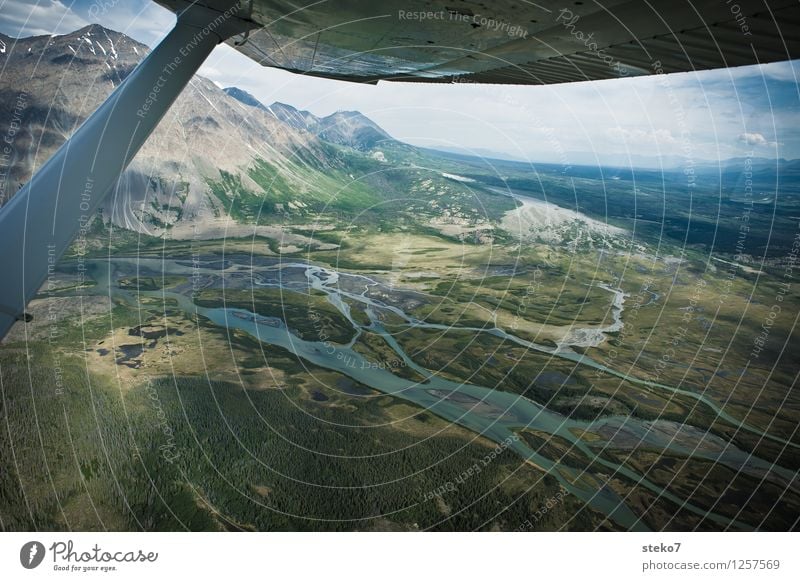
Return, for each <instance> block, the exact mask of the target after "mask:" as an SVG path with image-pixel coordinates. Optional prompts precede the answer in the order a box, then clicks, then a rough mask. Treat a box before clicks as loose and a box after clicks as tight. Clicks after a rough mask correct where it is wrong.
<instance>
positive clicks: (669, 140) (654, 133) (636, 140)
mask: <svg viewBox="0 0 800 581" xmlns="http://www.w3.org/2000/svg"><path fill="white" fill-rule="evenodd" d="M606 133H607V135H608V136H609V138H611V139H612V140H614V141H615V142H617V143H625V144H627V145H642V144H662V145H672V144H674V143H676V142H677V140H676V139H675V137H674V136H673V135H672V131H670V130H669V129H651V130H649V131H645V130H643V129H626V128H624V127H612V128H611V129H609V130H608V131H607V132H606Z"/></svg>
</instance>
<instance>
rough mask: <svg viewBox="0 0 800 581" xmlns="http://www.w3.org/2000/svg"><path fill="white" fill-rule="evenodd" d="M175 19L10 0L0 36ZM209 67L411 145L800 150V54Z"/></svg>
mask: <svg viewBox="0 0 800 581" xmlns="http://www.w3.org/2000/svg"><path fill="white" fill-rule="evenodd" d="M174 21H175V16H174V15H173V14H172V13H171V12H169V11H167V10H166V9H164V8H161V7H160V6H158V5H157V4H155V3H154V2H151V1H150V0H38V1H27V0H25V1H19V0H15V1H10V0H0V32H2V33H4V34H7V35H9V36H16V37H20V36H30V35H34V34H64V33H67V32H72V31H73V30H75V29H77V28H80V27H81V26H85V25H86V24H88V23H90V22H98V23H100V24H102V25H103V26H106V27H108V28H112V29H114V30H118V31H120V32H124V33H125V34H127V35H129V36H131V37H133V38H135V39H136V40H138V41H140V42H143V43H145V44H148V45H150V46H154V45H155V44H156V43H157V42H158V41H159V40H160V39H161V38H162V37H163V36H164V35H165V34H166V33H167V32H168V31H169V29H170V28H171V27H172V25H173V24H174ZM200 74H201V75H203V76H205V77H208V78H210V79H211V80H212V81H214V82H215V83H217V84H218V85H219V86H221V87H229V86H237V87H240V88H242V89H244V90H246V91H248V92H249V93H252V94H253V95H254V96H255V97H256V98H258V99H259V100H260V101H262V102H263V103H265V104H270V103H273V102H275V101H280V102H283V103H287V104H290V105H293V106H295V107H297V108H298V109H306V110H308V111H311V112H312V113H314V114H315V115H318V116H324V115H329V114H331V113H333V112H335V111H337V110H357V111H361V112H362V113H364V114H365V115H367V116H368V117H370V118H371V119H373V120H374V121H375V122H376V123H378V124H379V125H380V126H381V127H383V128H384V129H385V130H386V131H388V132H389V134H391V135H392V136H393V137H395V138H396V139H399V140H401V141H405V142H408V143H412V144H414V145H420V146H425V147H435V148H459V149H461V150H462V151H466V152H473V153H476V154H481V155H486V154H487V153H489V152H492V153H495V154H501V155H502V156H504V157H508V158H515V159H523V160H529V161H540V162H551V163H562V164H565V165H567V164H575V163H582V162H586V161H591V160H592V159H596V160H597V161H600V162H606V163H607V162H609V160H611V159H612V158H613V160H614V161H620V160H629V161H631V164H632V165H642V164H645V165H653V164H652V163H651V162H652V161H653V160H657V161H658V160H660V162H661V163H663V164H664V165H671V163H670V160H675V159H679V158H680V157H686V156H690V157H692V158H693V160H695V161H703V160H710V161H716V160H719V159H728V158H732V157H746V156H750V155H752V156H754V157H766V158H773V157H782V158H787V159H795V158H800V89H798V79H800V61H794V62H786V63H775V64H769V65H761V66H752V67H739V68H735V69H721V70H716V71H704V72H698V73H681V74H676V75H669V76H666V77H664V76H658V77H638V78H628V79H621V80H612V81H595V82H584V83H570V84H564V85H548V86H533V87H532V86H501V85H465V84H454V85H449V84H448V85H437V84H430V85H427V84H419V83H379V84H378V85H377V86H370V85H360V84H355V83H346V82H341V81H331V80H326V79H315V78H311V77H306V76H301V75H294V74H291V73H287V72H285V71H280V70H277V69H270V68H265V67H262V66H260V65H258V64H256V63H254V62H253V61H251V60H250V59H248V58H246V57H244V56H242V55H240V54H239V53H238V52H237V51H236V50H234V49H232V48H231V47H229V46H227V45H220V46H219V47H217V49H215V51H214V52H213V53H212V55H211V56H210V57H209V59H208V60H207V62H206V64H205V65H204V66H203V67H202V69H201V70H200ZM0 82H2V79H0ZM645 158H646V159H647V160H648V161H647V162H642V159H645ZM676 163H677V162H676Z"/></svg>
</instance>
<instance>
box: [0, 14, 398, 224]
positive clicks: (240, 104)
mask: <svg viewBox="0 0 800 581" xmlns="http://www.w3.org/2000/svg"><path fill="white" fill-rule="evenodd" d="M0 41H2V44H3V45H4V46H5V51H4V52H3V53H2V54H0V68H2V79H1V80H0V131H2V133H3V135H9V136H10V137H11V139H9V141H11V142H12V143H11V144H10V145H9V147H8V151H6V152H4V156H3V160H2V161H3V171H2V173H0V178H2V179H3V191H2V194H3V195H2V197H0V203H4V202H5V201H7V200H8V199H9V198H10V197H11V196H12V195H13V193H14V192H16V191H17V189H18V188H19V187H20V186H21V185H22V184H24V183H25V182H26V181H27V180H28V179H30V176H31V174H32V172H33V170H34V169H35V168H36V167H39V166H41V165H42V164H43V163H44V162H45V161H46V160H47V159H48V158H49V157H50V156H51V155H52V154H53V153H54V152H55V150H56V149H57V148H58V146H60V145H61V144H62V143H63V142H64V141H65V140H66V139H67V138H68V137H69V136H70V135H71V134H72V133H73V132H74V131H75V130H76V129H77V127H78V126H79V125H80V124H81V123H82V122H83V121H84V120H85V119H86V117H87V116H88V115H90V114H91V113H92V112H93V111H94V110H95V109H96V108H97V107H98V106H99V105H100V104H101V103H102V102H103V101H104V100H105V99H106V98H107V97H108V95H109V94H110V93H111V91H113V90H114V89H115V88H116V87H117V86H119V84H120V83H121V82H122V81H123V80H124V79H125V77H126V76H127V75H128V74H129V73H130V72H131V71H132V70H133V68H134V67H135V66H136V64H137V63H138V62H139V61H140V60H141V59H143V58H144V57H145V56H146V55H147V53H148V52H149V48H148V47H147V46H145V45H143V44H141V43H138V42H136V41H135V40H133V39H131V38H129V37H127V36H125V35H124V34H122V33H119V32H115V31H112V30H108V29H106V28H104V27H102V26H99V25H91V26H87V27H85V28H82V29H80V30H77V31H75V32H73V33H71V34H66V35H63V36H38V37H30V38H24V39H13V38H9V37H6V36H3V35H0ZM289 109H292V108H290V107H288V106H278V105H276V106H275V107H274V108H273V109H272V110H270V108H268V107H264V106H263V105H261V103H259V102H258V101H257V100H255V99H254V98H252V97H251V96H249V95H248V94H247V93H245V92H244V91H241V90H238V89H235V88H231V89H228V90H225V91H223V90H222V89H220V88H218V87H217V86H216V85H215V84H214V83H212V82H211V81H209V80H208V79H205V78H203V77H200V76H195V77H194V79H193V80H192V81H191V82H190V84H189V86H188V87H187V88H186V90H185V91H184V93H183V94H182V95H181V96H180V97H179V98H178V100H177V101H176V102H175V104H174V105H173V106H172V107H171V108H170V110H169V111H168V113H167V114H166V116H165V117H164V119H163V120H162V122H161V123H160V125H159V126H158V128H157V130H156V131H155V132H154V134H153V135H152V137H151V138H150V139H149V140H148V141H147V143H146V144H145V146H144V147H143V148H142V150H141V151H140V152H139V154H138V155H137V156H136V158H135V159H134V161H133V162H132V163H131V165H130V166H129V168H128V169H127V171H126V172H125V173H124V174H123V176H122V178H121V179H120V181H119V186H118V187H117V189H116V191H115V192H113V193H112V194H111V195H110V197H109V200H110V201H108V202H106V204H105V207H104V209H103V215H104V218H105V219H106V220H111V221H112V222H113V223H114V224H115V225H117V226H120V227H123V228H127V229H132V230H137V231H140V232H142V233H147V234H154V235H158V234H162V233H164V232H165V231H167V230H169V231H170V233H171V235H172V236H174V237H177V238H182V237H186V236H187V235H189V234H190V233H191V235H192V236H201V237H202V236H205V235H208V236H211V237H213V236H216V235H219V234H220V231H219V229H220V225H221V224H223V223H226V222H227V221H228V220H227V218H228V217H230V215H231V214H232V212H233V213H235V211H234V207H235V206H236V205H237V204H236V200H235V198H236V196H237V195H244V193H245V192H247V193H248V194H255V195H261V196H263V198H264V201H265V204H264V207H263V212H265V213H270V212H272V211H274V210H275V204H287V203H289V202H292V201H293V198H292V196H295V195H298V196H300V197H302V196H303V195H308V196H311V197H315V196H316V195H317V194H319V195H321V194H322V193H321V192H315V191H314V188H315V184H320V186H319V187H321V186H322V185H328V186H329V185H330V183H329V182H330V180H331V179H334V181H335V177H336V168H337V167H339V169H342V167H343V162H342V159H343V157H342V154H341V152H340V151H338V149H339V147H338V146H339V145H341V146H346V147H353V148H356V149H359V150H362V151H364V150H368V149H370V148H371V147H372V146H373V145H375V144H376V143H378V142H379V141H381V140H384V139H389V136H388V135H387V134H386V133H385V132H384V131H383V130H381V129H380V128H379V127H378V126H377V125H375V124H374V123H372V122H371V121H370V120H369V119H367V118H366V117H364V116H362V115H360V114H357V113H337V114H335V115H332V116H330V117H326V118H324V119H317V118H316V117H314V116H313V115H310V114H303V113H299V112H297V115H298V116H300V117H302V116H303V115H306V116H307V117H308V120H309V122H308V124H306V125H303V124H302V123H299V122H297V121H296V120H293V119H291V117H290V115H288V113H286V112H288V111H289ZM276 110H277V113H276ZM322 138H324V139H327V140H328V141H329V142H330V143H327V142H325V141H324V140H323V139H322ZM331 144H334V145H331ZM318 172H324V173H325V176H326V177H327V182H326V180H325V179H320V180H314V179H313V178H312V176H314V175H315V174H317V173H318ZM331 176H333V178H332V177H331ZM278 207H280V206H278ZM240 217H241V216H240ZM239 221H240V222H241V220H239ZM195 226H199V227H200V231H199V232H198V231H196V230H195ZM249 233H250V234H253V233H254V231H253V229H252V228H250V232H249ZM232 234H235V232H233V233H232Z"/></svg>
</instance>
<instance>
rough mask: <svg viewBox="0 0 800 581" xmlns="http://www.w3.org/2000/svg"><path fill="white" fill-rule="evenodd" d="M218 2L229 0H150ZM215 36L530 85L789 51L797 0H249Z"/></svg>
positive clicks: (730, 63)
mask: <svg viewBox="0 0 800 581" xmlns="http://www.w3.org/2000/svg"><path fill="white" fill-rule="evenodd" d="M157 1H158V3H159V4H161V5H163V6H165V7H167V8H169V9H170V10H172V11H175V12H180V11H181V10H183V9H184V8H186V7H187V6H189V5H190V4H200V5H206V6H208V7H209V8H213V9H215V10H218V11H223V10H224V9H225V7H226V6H228V5H230V0H199V2H188V1H186V0H157ZM241 5H242V8H243V10H244V11H245V12H246V13H247V14H246V18H248V19H250V20H252V21H254V22H255V23H256V24H257V25H258V26H259V28H257V29H255V30H253V31H251V32H250V33H249V34H248V35H247V38H246V39H243V38H242V37H238V38H233V39H229V40H228V41H227V42H228V43H229V44H231V45H232V46H234V47H235V48H236V49H237V50H239V51H240V52H241V53H243V54H245V55H246V56H248V57H250V58H251V59H253V60H254V61H256V62H258V63H261V64H262V65H265V66H270V67H277V68H281V69H285V70H288V71H292V72H297V73H302V74H307V75H313V76H318V77H326V78H331V79H341V80H347V81H355V82H362V83H375V82H377V81H381V80H383V81H406V82H409V81H417V82H431V83H433V82H435V83H451V82H466V83H495V84H522V85H540V84H551V83H566V82H575V81H589V80H600V79H613V78H624V77H629V76H639V75H648V74H659V73H674V72H681V71H694V70H703V69H714V68H720V67H735V66H740V65H752V64H758V63H768V62H774V61H782V60H791V59H796V58H800V3H798V2H797V0H769V1H765V0H601V1H599V2H594V1H587V2H564V1H563V0H559V1H558V2H555V1H552V0H538V1H536V2H531V1H527V0H493V1H491V2H487V1H486V0H444V1H442V2H431V1H428V0H381V1H379V2H375V1H371V0H302V2H301V3H297V2H294V1H290V0H250V1H246V0H245V1H242V2H241Z"/></svg>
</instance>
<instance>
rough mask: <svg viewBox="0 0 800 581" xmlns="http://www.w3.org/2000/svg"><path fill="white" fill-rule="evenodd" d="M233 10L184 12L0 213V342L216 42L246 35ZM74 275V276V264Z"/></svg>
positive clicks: (234, 7) (248, 24)
mask: <svg viewBox="0 0 800 581" xmlns="http://www.w3.org/2000/svg"><path fill="white" fill-rule="evenodd" d="M254 27H255V24H254V23H252V22H251V21H249V20H244V19H242V18H239V17H238V3H231V4H230V8H229V9H228V10H225V11H224V12H222V11H217V10H211V9H208V8H205V7H202V6H198V5H192V6H190V7H189V8H187V9H186V10H185V11H183V12H182V13H180V14H179V15H178V19H177V22H176V24H175V28H173V29H172V31H171V32H170V33H169V34H168V35H167V36H166V37H165V38H164V40H162V41H161V43H160V44H159V45H158V46H157V47H156V48H155V49H154V50H153V51H152V52H151V53H150V54H149V55H148V56H147V57H146V58H145V59H144V60H143V61H142V62H141V63H140V64H139V65H138V66H137V67H136V68H135V69H134V70H133V72H131V74H130V75H129V76H128V77H127V78H126V79H125V81H124V82H122V83H121V84H120V85H119V87H117V89H116V90H115V91H114V92H113V93H112V94H111V95H110V96H109V97H108V99H107V100H106V101H105V102H104V103H103V104H102V105H101V106H100V107H99V108H98V109H97V111H95V112H94V113H93V114H92V115H91V116H90V117H89V118H88V119H86V121H85V122H84V123H83V124H82V125H81V126H80V128H79V129H78V130H77V131H76V132H75V133H74V134H73V135H72V137H71V138H70V139H68V140H67V141H66V142H65V143H64V144H63V145H62V146H61V147H60V148H59V149H58V151H56V153H55V154H54V155H53V156H52V157H51V158H50V159H49V160H48V161H47V162H46V163H45V164H44V165H43V166H42V167H41V168H40V169H39V171H37V172H36V173H35V174H34V176H33V177H32V178H31V180H30V181H29V182H28V183H27V184H26V185H25V186H23V187H22V189H20V191H19V192H17V194H16V195H15V196H14V197H13V198H12V199H11V201H10V202H9V203H8V204H6V206H5V207H3V208H2V209H0V249H2V250H0V339H1V338H2V337H4V336H5V335H6V333H7V332H8V330H9V329H10V328H11V326H12V325H13V324H14V323H15V322H16V321H30V320H31V315H30V314H28V313H26V312H25V308H26V306H27V304H28V301H29V300H31V299H32V298H33V297H34V296H35V295H36V293H37V291H38V290H39V289H40V288H41V286H42V284H43V283H44V282H45V281H46V280H47V277H48V274H51V275H52V273H53V268H54V267H55V263H56V261H58V259H59V258H60V257H61V255H62V254H63V253H64V251H65V250H66V249H67V247H68V246H69V245H70V244H71V243H72V241H73V240H74V239H75V237H76V236H77V235H78V234H85V229H86V228H88V226H89V222H90V220H91V218H92V217H93V216H94V215H95V213H96V212H97V209H98V207H99V206H100V203H101V202H102V201H103V199H104V198H105V197H106V195H107V194H108V192H109V191H110V190H111V189H112V187H113V186H114V184H115V183H116V181H117V179H118V178H119V176H120V174H121V173H122V172H123V171H124V170H125V168H126V167H127V165H128V163H130V161H131V160H132V159H133V157H134V156H135V155H136V153H137V152H138V151H139V148H141V146H142V145H143V144H144V142H145V140H147V138H148V137H149V136H150V134H151V133H152V132H153V130H154V129H155V127H156V126H157V125H158V122H159V121H160V120H161V118H162V117H163V116H164V114H165V113H166V112H167V109H169V107H170V105H172V103H173V102H174V101H175V99H176V98H177V97H178V95H180V93H181V91H182V90H183V88H184V87H185V86H186V84H187V83H188V82H189V80H190V79H191V78H192V75H194V74H195V72H197V70H198V69H199V68H200V66H201V65H202V64H203V62H204V61H205V59H206V57H208V55H209V54H210V53H211V51H212V50H213V49H214V47H215V46H216V45H217V44H219V43H220V42H222V41H224V40H226V39H228V38H230V37H232V36H235V35H236V34H241V33H243V32H246V31H248V30H250V29H251V28H254ZM78 269H79V270H80V269H81V264H80V263H79V265H78Z"/></svg>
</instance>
